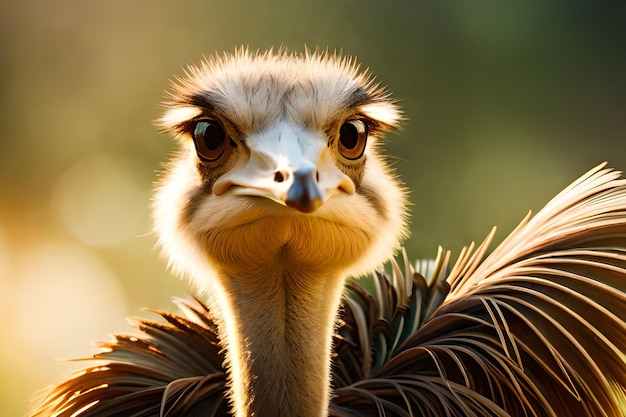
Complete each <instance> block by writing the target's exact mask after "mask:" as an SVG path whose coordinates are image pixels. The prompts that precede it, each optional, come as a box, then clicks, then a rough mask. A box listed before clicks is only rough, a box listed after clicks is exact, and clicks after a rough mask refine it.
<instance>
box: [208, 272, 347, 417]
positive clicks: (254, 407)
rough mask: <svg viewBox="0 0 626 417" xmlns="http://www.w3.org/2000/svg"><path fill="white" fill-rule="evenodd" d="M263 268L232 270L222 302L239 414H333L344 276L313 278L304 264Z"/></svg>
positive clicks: (314, 416)
mask: <svg viewBox="0 0 626 417" xmlns="http://www.w3.org/2000/svg"><path fill="white" fill-rule="evenodd" d="M264 269H265V273H264V274H263V273H261V272H260V271H257V272H256V273H245V274H237V275H236V276H233V274H227V275H225V276H224V278H225V280H224V281H223V282H224V283H226V285H224V287H225V288H226V291H225V294H226V296H225V297H224V298H223V299H222V300H218V303H219V304H220V305H221V306H222V308H223V313H224V315H223V317H224V322H223V323H222V330H221V332H222V339H223V340H225V341H226V347H227V359H228V362H229V367H230V370H229V373H230V378H231V384H232V388H231V391H232V392H231V395H232V400H233V405H234V410H235V414H236V416H237V417H250V416H256V417H281V416H285V417H286V416H290V417H292V416H298V417H320V416H326V415H327V410H328V401H329V390H330V352H331V343H332V335H333V331H334V324H335V316H336V313H337V309H338V306H339V302H340V298H341V292H342V289H343V284H344V279H343V277H338V276H332V275H330V274H329V275H324V274H318V275H315V274H308V275H307V274H306V273H302V269H305V268H293V269H292V270H289V268H264ZM268 270H269V271H272V272H270V273H269V275H270V276H268V272H267V271H268Z"/></svg>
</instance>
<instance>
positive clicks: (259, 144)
mask: <svg viewBox="0 0 626 417" xmlns="http://www.w3.org/2000/svg"><path fill="white" fill-rule="evenodd" d="M245 145H246V146H247V148H248V150H249V155H248V157H247V158H246V157H244V156H243V155H242V156H241V157H240V159H239V161H238V162H237V164H236V165H235V166H234V167H233V168H232V169H231V170H230V171H228V172H227V173H225V174H224V175H222V176H221V177H220V178H219V179H218V180H217V181H216V182H215V184H214V186H213V192H214V193H215V194H216V195H221V194H224V193H226V192H228V191H230V192H232V193H233V194H235V195H245V196H259V197H265V198H268V199H270V200H273V201H275V202H277V203H279V204H281V205H284V206H287V207H290V208H293V209H295V210H298V211H300V212H303V213H312V212H314V211H315V210H317V209H318V208H320V207H321V206H322V205H323V204H324V203H325V202H326V201H327V200H328V199H329V198H330V197H332V196H333V195H334V194H337V193H346V194H353V193H354V192H355V186H354V183H353V182H352V180H351V179H350V177H348V176H347V175H346V174H344V173H343V172H342V171H341V170H340V169H339V168H337V166H336V165H335V163H334V161H333V154H332V152H331V150H330V149H329V148H328V146H327V138H326V135H324V134H322V133H320V132H311V131H308V130H304V129H302V128H301V127H298V126H295V125H292V124H287V123H281V124H278V125H277V126H275V127H273V128H271V129H267V130H265V131H263V132H262V133H260V134H255V135H250V136H249V137H248V138H247V139H246V141H245Z"/></svg>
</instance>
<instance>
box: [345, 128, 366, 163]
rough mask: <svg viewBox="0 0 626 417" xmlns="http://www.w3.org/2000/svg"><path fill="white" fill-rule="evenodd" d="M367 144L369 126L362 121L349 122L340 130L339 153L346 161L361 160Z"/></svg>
mask: <svg viewBox="0 0 626 417" xmlns="http://www.w3.org/2000/svg"><path fill="white" fill-rule="evenodd" d="M366 143H367V125H366V124H365V123H364V122H363V121H362V120H349V121H347V122H345V123H344V124H343V125H342V126H341V128H340V129H339V153H341V155H343V157H344V158H346V159H351V160H354V159H359V158H360V157H361V155H363V152H364V151H365V145H366Z"/></svg>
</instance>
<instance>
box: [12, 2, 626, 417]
mask: <svg viewBox="0 0 626 417" xmlns="http://www.w3.org/2000/svg"><path fill="white" fill-rule="evenodd" d="M625 19H626V3H624V2H618V1H614V2H613V1H602V2H590V1H587V2H583V1H569V2H546V1H542V0H534V1H527V2H509V1H504V2H481V1H478V2H468V1H463V0H453V1H441V2H422V1H408V0H405V1H389V2H383V1H373V0H360V1H356V0H343V1H328V0H318V1H314V2H313V1H311V2H297V1H294V0H271V1H266V2H246V1H242V0H230V1H228V2H211V1H205V2H201V1H191V0H183V1H179V2H167V1H147V0H137V1H133V2H129V1H122V0H109V1H106V2H90V1H78V0H56V1H54V2H52V1H43V0H22V1H10V0H1V2H0V51H1V56H0V93H1V95H0V120H1V122H2V133H1V135H0V314H2V317H4V318H5V319H4V320H3V324H2V326H3V334H4V338H3V340H4V343H3V344H2V347H0V372H1V374H0V388H1V389H0V392H1V393H2V394H0V395H2V398H1V399H0V415H3V416H15V415H23V414H24V413H25V411H26V409H27V407H28V401H29V399H30V397H31V394H32V393H33V392H34V391H35V390H36V389H38V388H41V387H43V386H45V385H46V384H49V383H53V382H54V381H57V380H58V379H59V378H60V377H61V376H62V375H64V374H66V373H67V372H68V370H69V369H70V368H71V367H70V366H66V365H59V364H57V363H55V362H54V359H55V358H58V357H59V356H60V357H62V358H68V357H74V356H80V355H83V356H84V355H87V354H89V352H90V351H91V350H90V349H92V347H91V346H92V344H91V341H93V340H98V339H105V338H106V337H107V336H106V335H107V333H110V332H113V331H125V330H126V329H127V326H126V324H125V322H124V321H123V317H124V316H126V315H135V314H138V312H139V309H140V308H141V307H144V306H150V307H156V308H171V304H170V299H171V297H172V296H184V295H185V293H186V292H187V291H189V290H188V288H187V285H186V283H184V282H182V281H181V280H178V279H174V278H172V277H171V276H170V274H169V273H168V272H167V271H166V268H165V265H164V263H163V262H161V261H159V260H158V254H157V253H156V251H154V250H153V249H152V248H153V246H154V237H153V236H152V235H151V234H150V233H149V230H150V226H149V204H150V203H149V190H150V188H151V184H152V183H153V182H154V181H155V179H156V177H157V172H158V171H159V170H160V166H161V163H162V162H163V161H164V160H166V155H167V154H168V152H169V151H170V150H171V149H172V148H173V143H171V141H169V140H168V138H167V137H165V136H164V135H162V134H159V133H157V131H156V129H155V128H154V125H153V122H152V121H153V120H154V119H156V118H157V117H158V116H159V111H160V109H159V102H160V100H161V99H162V97H163V90H164V89H165V88H166V87H167V85H168V84H167V80H168V79H170V78H171V77H172V75H173V74H181V73H182V69H183V67H184V65H186V64H189V63H197V62H199V60H200V59H202V56H203V55H210V54H212V53H213V52H214V51H222V50H226V51H232V50H234V48H236V47H237V46H239V45H248V46H249V47H250V48H251V49H257V48H259V49H266V48H269V47H271V46H281V45H282V46H286V47H288V48H289V49H291V50H296V51H299V50H302V49H303V47H304V45H308V46H309V47H312V48H315V47H321V48H326V47H328V48H330V49H331V50H334V49H337V50H340V51H343V52H344V53H347V54H351V55H356V56H357V57H358V58H359V60H360V61H361V62H362V63H363V65H364V66H367V67H370V68H371V69H372V70H373V72H374V73H375V74H376V75H377V77H378V79H379V80H380V81H381V82H383V83H385V84H387V85H388V86H389V89H390V91H392V92H393V94H394V96H395V97H396V98H398V99H399V100H400V103H401V105H402V106H403V107H404V109H405V112H406V116H407V119H408V120H407V122H406V123H405V127H404V129H402V130H401V131H400V132H399V134H397V135H390V137H389V142H388V146H387V148H388V150H389V153H390V154H391V155H392V158H393V159H394V161H395V162H394V164H395V166H396V167H397V170H398V172H399V174H400V176H401V177H402V178H403V179H404V180H405V181H406V183H407V186H408V187H409V188H410V189H411V190H412V194H411V200H412V202H413V204H414V207H413V219H412V229H413V232H412V238H411V239H410V241H409V242H408V243H407V248H408V252H409V255H410V256H411V257H427V256H433V255H434V253H435V250H436V247H437V245H440V244H441V245H443V246H445V247H446V248H449V249H452V250H454V251H458V250H459V249H460V247H461V246H463V245H465V244H467V243H469V242H470V241H471V240H479V239H480V240H482V238H483V237H484V235H485V234H486V233H487V232H488V231H489V229H490V228H491V226H492V225H495V224H497V225H499V226H500V227H501V229H500V230H502V231H503V232H502V233H501V235H500V237H502V236H503V235H504V232H506V231H508V230H510V229H511V228H512V227H513V226H514V225H515V224H516V223H517V222H518V221H519V220H520V219H521V218H522V217H523V216H524V215H525V214H526V212H527V210H528V209H535V210H536V209H538V208H539V207H540V206H541V205H543V204H544V203H545V202H547V200H548V199H549V198H550V197H552V196H553V195H554V194H556V192H558V191H559V190H560V189H561V188H563V187H564V186H565V185H567V184H568V183H569V182H570V181H571V180H573V179H575V178H576V177H577V176H578V175H580V174H582V173H583V172H585V171H586V170H587V169H589V168H591V167H592V166H594V165H596V164H597V163H599V162H602V161H605V160H608V161H609V162H610V165H611V166H614V167H616V168H621V169H624V168H626V117H625V116H626V114H625V110H626V77H625V76H624V74H626V25H625V24H624V23H623V22H624V21H625ZM112 304H114V305H115V306H116V307H115V308H109V306H110V305H112Z"/></svg>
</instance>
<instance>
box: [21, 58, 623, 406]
mask: <svg viewBox="0 0 626 417" xmlns="http://www.w3.org/2000/svg"><path fill="white" fill-rule="evenodd" d="M401 119H402V115H401V112H400V110H399V108H398V106H397V105H396V103H395V102H394V101H393V100H392V99H391V98H390V96H389V94H388V93H387V91H386V90H385V88H383V87H381V86H380V85H379V84H377V83H376V82H375V81H374V80H373V78H372V77H371V76H370V75H369V73H368V72H362V71H360V69H359V67H358V65H357V64H356V63H355V62H354V61H353V60H352V59H350V58H342V57H339V56H336V55H330V54H328V53H318V52H305V53H303V54H295V53H288V52H286V51H282V50H281V51H269V52H266V53H256V54H255V53H251V52H248V51H246V50H240V51H237V52H236V53H235V54H232V55H231V54H224V55H221V56H214V57H213V58H211V59H209V60H208V61H205V62H204V63H203V64H202V65H201V66H199V67H190V68H189V69H188V71H187V73H186V75H185V77H184V78H181V79H178V80H177V81H176V82H174V84H173V87H172V89H171V92H170V94H169V97H168V101H167V104H166V111H165V114H164V116H163V117H162V118H161V119H160V122H159V123H160V125H161V126H162V127H163V128H164V129H165V130H167V131H169V132H172V133H173V134H174V135H175V136H176V137H177V138H178V139H179V142H180V152H179V153H178V154H177V155H176V156H175V157H174V158H173V160H172V161H171V163H170V164H169V165H168V166H167V168H166V172H165V174H164V175H163V177H162V179H161V181H160V183H159V184H158V186H157V187H156V192H155V199H154V219H155V225H156V226H155V229H156V231H157V234H158V236H159V245H160V247H161V248H162V250H163V253H164V255H165V256H166V257H167V259H168V260H169V263H170V266H171V267H172V268H173V269H174V270H176V271H177V272H179V273H181V274H184V275H186V276H188V277H190V279H191V280H192V281H193V282H194V283H195V284H196V285H197V287H198V288H199V289H200V291H201V294H202V299H201V298H193V299H192V300H178V301H177V304H178V305H179V307H180V308H181V310H182V311H183V313H182V314H174V313H168V312H162V311H158V312H157V313H158V314H159V315H160V316H162V318H163V320H162V321H152V320H147V319H137V321H136V325H137V328H138V329H139V333H138V334H136V335H133V336H130V335H117V336H115V337H114V340H113V341H111V342H105V343H102V344H101V349H100V351H99V352H98V353H96V354H95V355H94V356H93V358H90V360H95V361H96V362H95V363H94V364H93V365H91V366H88V367H86V368H85V369H84V370H82V371H80V372H78V373H76V374H75V375H73V376H71V377H70V378H69V379H67V380H66V381H64V382H62V383H61V384H59V385H58V386H57V387H55V388H53V389H52V390H50V391H49V392H48V393H47V394H46V395H45V396H44V398H43V399H42V401H41V402H40V403H39V404H38V405H37V407H36V409H35V410H34V411H33V412H32V415H33V416H81V417H87V416H90V417H91V416H98V417H103V416H145V417H147V416H221V415H234V416H236V417H251V416H257V417H270V416H299V417H320V416H326V415H331V416H346V417H347V416H378V415H387V416H498V417H503V416H537V417H539V416H541V417H543V416H607V417H608V416H619V415H623V414H624V410H625V409H626V408H625V407H626V354H625V352H626V324H625V319H626V293H625V291H626V180H623V179H621V178H620V173H619V172H616V171H613V170H611V169H607V168H604V166H598V167H596V168H594V169H592V170H591V171H589V172H588V173H587V174H585V175H584V176H583V177H581V178H580V179H578V180H577V181H576V182H574V183H573V184H572V185H570V186H569V187H567V188H566V189H565V190H564V191H563V192H561V193H560V194H559V195H558V196H557V197H555V198H554V199H553V200H552V201H551V202H549V203H548V204H547V205H546V206H545V208H543V209H542V210H541V211H539V213H538V214H537V215H536V216H535V217H530V216H528V217H526V218H524V219H523V220H522V222H521V223H520V225H519V226H518V227H517V228H516V229H515V230H514V231H513V232H512V233H511V234H510V235H509V236H508V237H507V238H505V239H504V241H503V242H502V243H501V244H500V245H499V246H497V247H496V248H495V249H494V250H493V251H491V253H489V254H488V252H489V247H490V243H491V241H492V240H493V237H494V234H495V229H494V230H493V231H492V232H491V233H489V234H488V236H487V238H486V239H485V240H484V242H483V243H482V244H480V245H477V246H476V245H474V244H471V245H469V246H468V247H466V248H464V249H463V250H462V251H461V253H460V255H459V256H458V259H457V260H456V261H455V262H453V261H452V260H451V259H452V258H451V254H450V252H447V251H444V250H442V249H440V250H439V251H438V252H437V256H436V258H435V259H434V260H430V261H420V262H417V263H416V264H415V265H412V264H411V263H410V262H409V261H408V260H407V256H406V254H404V255H403V256H402V258H403V264H404V265H403V267H402V266H400V264H399V263H397V262H396V261H393V260H392V261H391V264H390V265H391V266H390V268H391V269H390V272H385V271H384V270H383V269H381V268H380V265H381V264H383V263H384V262H385V261H386V260H388V259H389V258H391V257H392V256H393V254H394V253H396V251H398V250H399V249H400V244H401V242H402V240H403V239H404V238H405V235H406V229H407V228H406V221H407V214H406V206H407V200H406V193H405V190H404V188H403V186H402V185H401V183H400V181H399V180H398V179H397V178H396V177H395V175H394V174H393V172H392V170H391V169H390V167H389V165H388V164H387V163H386V161H385V158H384V156H383V155H382V152H381V150H380V147H379V143H380V141H381V138H382V136H383V135H384V133H385V132H387V131H389V130H391V129H393V128H395V127H396V126H397V125H398V124H399V122H400V121H401ZM372 270H373V271H374V272H373V277H372V281H371V284H372V285H371V289H370V290H367V289H365V288H364V287H363V286H361V285H360V284H359V283H358V282H357V281H354V280H348V281H346V279H347V278H348V277H350V276H354V277H359V276H362V275H365V274H367V273H368V272H369V271H372Z"/></svg>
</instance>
